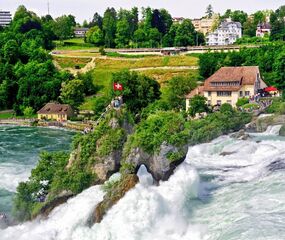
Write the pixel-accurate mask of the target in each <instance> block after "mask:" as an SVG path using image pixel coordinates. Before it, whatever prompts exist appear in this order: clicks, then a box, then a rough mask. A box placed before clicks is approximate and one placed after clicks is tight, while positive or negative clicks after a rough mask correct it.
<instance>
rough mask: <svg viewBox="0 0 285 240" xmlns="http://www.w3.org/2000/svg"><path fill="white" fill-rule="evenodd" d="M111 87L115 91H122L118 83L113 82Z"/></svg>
mask: <svg viewBox="0 0 285 240" xmlns="http://www.w3.org/2000/svg"><path fill="white" fill-rule="evenodd" d="M113 87H114V90H115V91H123V85H122V84H120V83H114V85H113Z"/></svg>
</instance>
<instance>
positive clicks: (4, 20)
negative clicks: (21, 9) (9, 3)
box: [0, 11, 12, 27]
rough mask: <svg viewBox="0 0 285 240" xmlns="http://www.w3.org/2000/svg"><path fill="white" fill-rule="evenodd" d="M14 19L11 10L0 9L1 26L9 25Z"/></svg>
mask: <svg viewBox="0 0 285 240" xmlns="http://www.w3.org/2000/svg"><path fill="white" fill-rule="evenodd" d="M11 21H12V15H11V13H10V12H9V11H0V26H1V27H7V26H9V24H10V23H11Z"/></svg>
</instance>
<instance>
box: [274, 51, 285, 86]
mask: <svg viewBox="0 0 285 240" xmlns="http://www.w3.org/2000/svg"><path fill="white" fill-rule="evenodd" d="M273 67H274V70H275V72H276V73H277V79H276V85H277V87H278V88H280V89H282V90H284V89H285V52H284V51H282V52H280V53H279V55H278V57H277V58H276V60H275V62H274V66H273Z"/></svg>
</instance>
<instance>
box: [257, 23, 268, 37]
mask: <svg viewBox="0 0 285 240" xmlns="http://www.w3.org/2000/svg"><path fill="white" fill-rule="evenodd" d="M270 33H271V25H270V23H259V24H258V25H257V28H256V36H257V37H264V36H265V35H270Z"/></svg>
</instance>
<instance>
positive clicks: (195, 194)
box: [0, 127, 285, 240]
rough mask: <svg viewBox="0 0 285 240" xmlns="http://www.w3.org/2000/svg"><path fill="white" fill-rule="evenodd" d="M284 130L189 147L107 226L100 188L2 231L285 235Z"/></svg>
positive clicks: (79, 238)
mask: <svg viewBox="0 0 285 240" xmlns="http://www.w3.org/2000/svg"><path fill="white" fill-rule="evenodd" d="M279 129H280V127H274V128H270V129H268V131H267V132H265V133H262V134H253V135H251V138H250V139H248V140H244V141H243V140H237V139H233V138H230V137H229V136H222V137H220V138H218V139H215V140H214V141H212V142H211V143H206V144H201V145H196V146H193V147H190V148H189V151H188V154H187V157H186V160H185V161H184V163H182V164H181V165H180V166H179V167H178V168H177V169H176V171H175V173H174V174H173V175H172V176H171V178H170V179H169V180H168V181H166V182H162V183H161V184H160V185H159V186H150V185H149V184H145V182H146V181H144V182H141V183H139V184H137V186H136V187H135V188H134V189H133V190H131V191H129V192H128V193H127V194H126V195H125V197H124V198H123V199H121V200H120V201H119V202H118V203H117V204H116V205H115V206H114V207H113V208H112V209H111V210H110V211H109V212H108V213H107V215H106V216H105V218H104V219H103V221H102V222H101V223H100V224H95V225H93V226H92V227H90V226H89V225H88V219H89V217H90V215H91V214H92V212H93V210H94V208H95V206H96V205H97V204H98V202H100V201H101V199H102V198H103V195H104V193H103V192H102V190H101V188H100V186H95V187H91V188H89V189H87V190H85V191H83V192H82V193H81V194H79V195H78V196H76V197H75V198H73V199H70V200H69V201H68V202H67V203H66V204H63V205H62V206H59V207H57V208H56V209H55V210H54V211H53V212H52V214H51V215H50V216H49V218H48V219H46V220H35V221H33V222H29V223H24V224H23V225H18V226H13V227H10V228H7V229H5V230H2V231H1V230H0V236H1V240H10V239H17V240H38V239H41V240H87V239H88V240H161V239H164V240H252V239H254V240H264V239H266V240H279V239H285V227H284V222H285V178H284V170H285V148H284V146H285V138H283V137H279V136H277V132H278V130H279ZM146 176H147V173H145V176H140V178H141V179H145V177H146Z"/></svg>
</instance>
